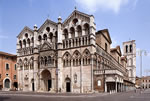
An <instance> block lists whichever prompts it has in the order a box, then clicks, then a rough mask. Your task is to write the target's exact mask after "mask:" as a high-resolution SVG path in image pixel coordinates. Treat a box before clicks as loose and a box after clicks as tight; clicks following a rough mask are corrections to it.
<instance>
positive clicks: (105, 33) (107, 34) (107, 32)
mask: <svg viewBox="0 0 150 101" xmlns="http://www.w3.org/2000/svg"><path fill="white" fill-rule="evenodd" d="M99 32H101V33H102V35H103V36H104V38H105V39H106V40H107V41H108V42H109V43H110V44H111V43H112V41H111V38H110V34H109V31H108V29H103V30H100V31H98V32H97V33H99Z"/></svg>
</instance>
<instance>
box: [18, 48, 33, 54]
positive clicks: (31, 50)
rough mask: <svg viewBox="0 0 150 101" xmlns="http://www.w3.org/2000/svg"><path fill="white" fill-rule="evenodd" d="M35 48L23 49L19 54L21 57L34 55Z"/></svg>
mask: <svg viewBox="0 0 150 101" xmlns="http://www.w3.org/2000/svg"><path fill="white" fill-rule="evenodd" d="M33 50H34V49H33V47H27V48H23V49H19V50H18V53H19V55H29V54H33V52H34V51H33Z"/></svg>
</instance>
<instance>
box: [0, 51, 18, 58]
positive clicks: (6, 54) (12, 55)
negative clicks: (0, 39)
mask: <svg viewBox="0 0 150 101" xmlns="http://www.w3.org/2000/svg"><path fill="white" fill-rule="evenodd" d="M0 55H4V56H10V57H17V55H14V54H10V53H6V52H2V51H0Z"/></svg>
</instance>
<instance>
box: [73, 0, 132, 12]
mask: <svg viewBox="0 0 150 101" xmlns="http://www.w3.org/2000/svg"><path fill="white" fill-rule="evenodd" d="M75 1H76V2H77V3H78V4H79V5H80V6H81V7H82V8H84V9H86V10H87V11H89V12H92V13H94V12H96V11H97V10H99V9H101V10H104V11H105V10H111V11H113V12H115V13H118V12H119V11H120V8H121V6H122V5H126V4H128V2H129V0H75Z"/></svg>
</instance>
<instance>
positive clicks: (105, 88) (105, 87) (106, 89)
mask: <svg viewBox="0 0 150 101" xmlns="http://www.w3.org/2000/svg"><path fill="white" fill-rule="evenodd" d="M105 92H107V83H106V82H105Z"/></svg>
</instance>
